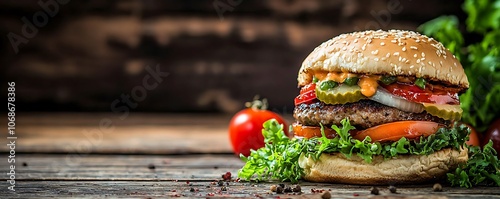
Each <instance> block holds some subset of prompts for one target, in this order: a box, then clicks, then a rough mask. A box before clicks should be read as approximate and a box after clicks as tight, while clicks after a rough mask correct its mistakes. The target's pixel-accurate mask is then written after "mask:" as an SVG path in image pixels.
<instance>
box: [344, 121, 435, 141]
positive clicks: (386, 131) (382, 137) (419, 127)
mask: <svg viewBox="0 0 500 199" xmlns="http://www.w3.org/2000/svg"><path fill="white" fill-rule="evenodd" d="M438 129H439V124H438V123H436V122H428V121H399V122H391V123H387V124H381V125H378V126H374V127H371V128H368V129H365V130H363V131H359V132H358V133H357V134H356V135H355V136H354V138H355V139H358V140H363V139H365V137H366V136H370V138H371V139H372V142H383V141H398V140H399V139H401V138H402V137H405V138H408V139H415V138H418V137H420V136H429V135H432V134H434V133H436V131H437V130H438Z"/></svg>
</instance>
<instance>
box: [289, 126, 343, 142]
mask: <svg viewBox="0 0 500 199" xmlns="http://www.w3.org/2000/svg"><path fill="white" fill-rule="evenodd" d="M292 128H293V133H294V134H295V135H296V136H299V137H304V138H307V139H309V138H313V137H321V136H322V135H321V127H318V126H304V125H301V124H299V123H293V124H292ZM324 131H325V136H326V137H327V138H329V139H332V138H334V137H335V136H337V133H336V132H335V130H333V129H331V128H327V127H325V128H324Z"/></svg>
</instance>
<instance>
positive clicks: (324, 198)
mask: <svg viewBox="0 0 500 199" xmlns="http://www.w3.org/2000/svg"><path fill="white" fill-rule="evenodd" d="M321 198H322V199H330V198H332V194H331V193H330V192H329V191H325V192H324V193H323V194H322V195H321Z"/></svg>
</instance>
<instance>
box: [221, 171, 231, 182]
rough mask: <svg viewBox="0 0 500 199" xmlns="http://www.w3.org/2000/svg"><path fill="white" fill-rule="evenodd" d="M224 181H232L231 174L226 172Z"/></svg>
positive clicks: (223, 175)
mask: <svg viewBox="0 0 500 199" xmlns="http://www.w3.org/2000/svg"><path fill="white" fill-rule="evenodd" d="M222 179H223V180H225V181H229V180H231V172H229V171H228V172H226V173H225V174H222Z"/></svg>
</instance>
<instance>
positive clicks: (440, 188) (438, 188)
mask: <svg viewBox="0 0 500 199" xmlns="http://www.w3.org/2000/svg"><path fill="white" fill-rule="evenodd" d="M432 191H434V192H441V191H443V186H441V184H439V183H436V184H434V186H432Z"/></svg>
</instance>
